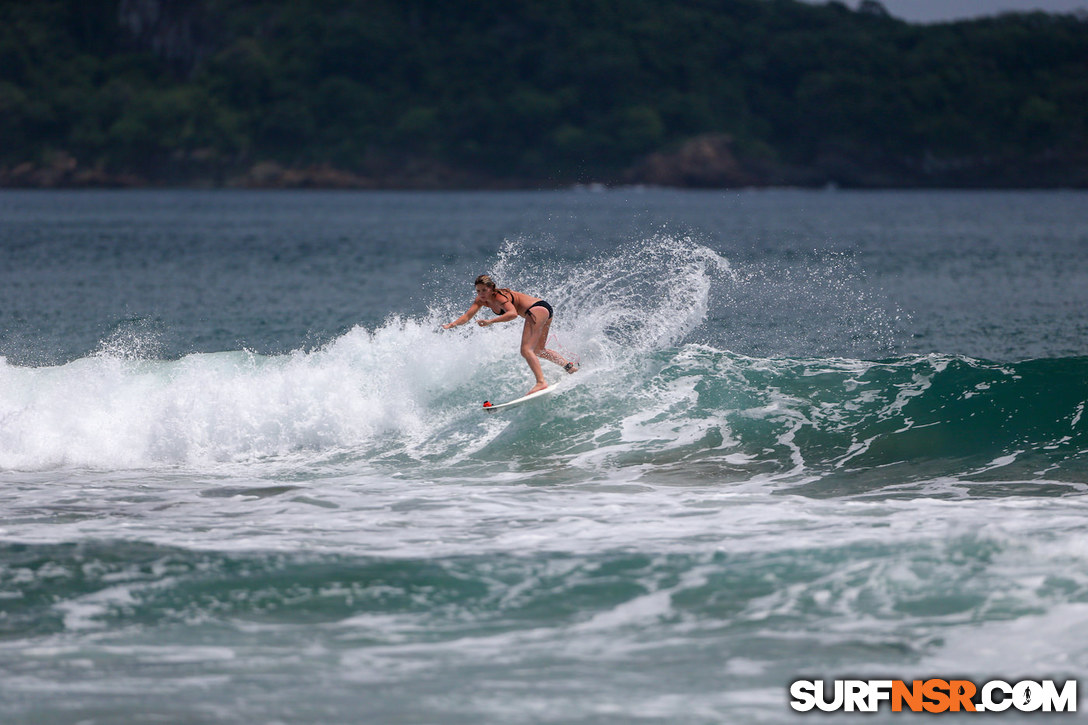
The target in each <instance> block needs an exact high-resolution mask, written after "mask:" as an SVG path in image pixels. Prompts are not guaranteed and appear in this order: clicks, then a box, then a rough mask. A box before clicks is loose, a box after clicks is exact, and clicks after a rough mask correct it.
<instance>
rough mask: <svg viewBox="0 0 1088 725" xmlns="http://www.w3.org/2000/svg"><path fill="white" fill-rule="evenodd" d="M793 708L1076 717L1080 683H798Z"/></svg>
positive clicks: (793, 692) (793, 690) (793, 691)
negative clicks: (885, 707)
mask: <svg viewBox="0 0 1088 725" xmlns="http://www.w3.org/2000/svg"><path fill="white" fill-rule="evenodd" d="M790 697H791V698H792V699H791V700H790V707H792V708H793V709H794V710H797V711H798V712H810V711H812V710H820V711H823V712H877V711H878V710H879V709H880V707H881V705H882V704H885V703H887V705H889V706H890V707H891V711H892V712H904V711H906V712H927V713H944V712H1004V711H1005V710H1009V709H1010V708H1012V709H1013V710H1019V711H1020V712H1076V711H1077V681H1076V680H1066V682H1065V683H1064V684H1062V685H1061V687H1059V686H1058V685H1057V683H1055V681H1054V680H1039V681H1035V680H1021V681H1020V682H1016V683H1012V684H1010V683H1008V682H1005V681H1003V680H990V681H989V682H986V683H984V684H983V685H981V686H978V685H976V684H975V683H973V682H971V681H970V680H941V679H928V680H913V681H912V682H910V683H909V684H908V683H907V682H904V681H903V680H835V681H834V683H833V684H832V685H831V686H830V687H828V686H827V683H825V682H824V681H823V680H797V681H796V682H794V683H793V684H791V685H790Z"/></svg>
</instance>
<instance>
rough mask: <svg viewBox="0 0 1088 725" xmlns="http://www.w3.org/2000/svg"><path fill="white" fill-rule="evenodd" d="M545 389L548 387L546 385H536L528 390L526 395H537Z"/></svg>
mask: <svg viewBox="0 0 1088 725" xmlns="http://www.w3.org/2000/svg"><path fill="white" fill-rule="evenodd" d="M547 387H548V384H547V383H537V384H536V385H534V386H533V389H532V390H530V391H529V392H528V393H526V395H532V394H533V393H539V392H540V391H541V390H544V389H545V388H547Z"/></svg>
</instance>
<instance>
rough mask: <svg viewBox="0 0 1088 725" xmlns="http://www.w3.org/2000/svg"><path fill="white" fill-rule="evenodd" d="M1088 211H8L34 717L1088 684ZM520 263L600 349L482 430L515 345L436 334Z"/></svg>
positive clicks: (576, 339)
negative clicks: (960, 682)
mask: <svg viewBox="0 0 1088 725" xmlns="http://www.w3.org/2000/svg"><path fill="white" fill-rule="evenodd" d="M1086 201H1088V197H1086V196H1085V194H1083V193H1075V192H1065V193H1062V192H1055V193H970V192H955V193H952V192H925V193H912V192H894V193H893V192H888V193H845V192H833V193H832V192H801V191H768V192H744V193H716V192H697V193H692V192H687V193H685V192H672V191H661V190H636V189H633V190H613V191H608V192H599V193H595V192H589V191H577V190H575V191H566V192H548V193H456V194H454V193H441V194H427V193H332V192H272V193H244V192H179V191H168V192H167V191H162V192H46V193H42V192H38V193H33V192H3V193H2V194H0V259H2V261H3V264H0V276H2V280H0V282H2V283H0V355H2V356H3V360H2V361H0V719H2V721H3V722H5V723H7V722H13V723H69V722H87V723H121V722H185V723H228V722H240V721H252V722H383V723H384V722H405V723H409V722H411V723H415V722H441V723H482V722H487V723H491V722H494V723H529V722H531V723H621V722H622V723H627V722H646V723H732V722H766V723H777V722H787V721H794V720H799V719H803V718H805V717H813V716H812V715H809V716H804V715H798V714H794V713H793V712H792V711H791V710H790V708H789V706H788V702H789V696H788V687H789V683H790V682H792V681H793V680H795V679H798V678H805V679H812V678H816V677H823V678H826V679H829V680H830V679H836V678H839V679H841V678H844V677H865V678H880V677H889V678H897V679H912V678H928V677H950V676H956V677H965V678H967V679H971V680H973V681H975V682H985V681H986V680H988V679H993V678H996V677H1000V678H1002V679H1006V680H1009V681H1016V680H1019V679H1039V678H1043V677H1052V678H1055V679H1059V680H1064V679H1071V678H1080V679H1082V680H1083V677H1084V675H1085V673H1088V640H1086V639H1085V638H1084V636H1083V631H1084V629H1085V626H1086V625H1088V518H1086V515H1088V498H1086V497H1085V492H1086V484H1088V420H1086V418H1085V411H1084V408H1085V404H1086V401H1088V223H1086V221H1088V219H1086V217H1085V215H1084V211H1083V210H1084V209H1085V208H1088V206H1086V204H1085V202H1086ZM481 272H489V273H491V274H493V275H494V276H495V277H496V278H497V279H498V280H499V281H500V283H501V284H503V285H505V286H511V287H513V288H515V289H521V290H524V291H526V292H529V293H532V294H535V295H537V296H541V297H544V298H546V299H548V300H549V301H550V302H551V303H552V304H553V305H554V306H555V309H556V318H555V322H554V324H553V328H552V332H553V333H554V336H555V337H554V339H553V340H552V344H553V345H554V346H557V347H559V348H560V349H561V350H563V351H566V352H568V353H570V354H571V355H574V356H576V357H577V358H578V359H580V361H581V363H582V366H583V369H582V371H581V372H579V373H578V374H577V375H575V376H573V377H571V378H569V379H568V380H566V381H565V384H564V389H562V390H560V391H558V392H557V393H556V394H555V395H553V396H550V397H549V398H547V399H545V400H544V401H542V402H541V403H538V404H534V405H528V406H524V407H521V408H518V409H516V410H513V411H510V412H509V413H503V414H495V415H483V414H481V411H480V410H479V406H480V403H481V402H482V401H483V400H485V399H491V400H503V399H506V398H509V397H515V396H516V395H518V394H521V393H523V392H524V391H525V389H527V388H528V386H529V385H531V382H532V381H531V377H530V375H529V373H528V369H527V368H526V366H525V365H524V363H523V362H522V360H521V359H520V357H519V356H518V353H517V346H518V341H519V339H520V327H519V324H518V323H516V324H508V325H499V326H495V327H492V328H488V329H481V328H477V327H475V326H465V327H462V328H458V329H457V330H453V331H443V330H441V329H440V325H441V323H443V322H448V321H449V320H452V319H453V318H454V317H456V316H457V315H458V314H460V313H461V312H463V311H464V309H465V308H466V307H467V306H468V304H469V303H470V302H471V300H472V294H473V291H472V280H473V279H474V277H475V276H476V275H477V274H479V273H481ZM545 364H546V363H545ZM548 372H549V374H551V375H553V376H558V375H561V374H562V373H561V372H560V371H559V370H558V368H555V367H551V369H550V370H549V371H548ZM1082 689H1083V688H1082ZM853 717H859V716H858V715H854V716H853ZM903 717H904V716H902V715H893V714H891V713H890V712H885V713H884V714H883V715H878V716H876V717H875V718H873V717H871V716H867V717H866V719H867V720H871V721H885V720H890V721H895V720H899V719H903ZM1017 717H1020V718H1021V719H1023V720H1031V721H1033V722H1034V721H1036V720H1039V719H1040V716H1039V715H1034V716H1026V715H1024V716H1017V715H1015V714H1012V713H1007V716H1006V717H1004V718H1003V720H1004V721H1007V722H1013V721H1017ZM1042 717H1043V718H1045V716H1042ZM1067 717H1068V716H1066V718H1067ZM907 719H908V720H910V719H911V718H910V717H907ZM953 719H955V718H953Z"/></svg>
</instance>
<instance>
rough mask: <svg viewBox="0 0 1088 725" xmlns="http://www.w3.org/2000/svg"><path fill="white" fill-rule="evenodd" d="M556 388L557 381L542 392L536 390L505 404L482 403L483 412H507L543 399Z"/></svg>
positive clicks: (549, 384) (557, 385)
mask: <svg viewBox="0 0 1088 725" xmlns="http://www.w3.org/2000/svg"><path fill="white" fill-rule="evenodd" d="M558 387H559V381H556V382H554V383H548V387H546V388H544V389H543V390H538V391H536V392H535V393H529V394H528V395H523V396H521V397H520V398H514V399H513V400H510V401H507V402H505V403H499V404H498V405H491V404H490V403H489V402H488V403H484V410H485V411H487V412H488V413H492V412H494V411H496V410H507V409H508V408H516V407H517V406H519V405H522V404H524V403H528V402H530V401H533V400H538V399H540V398H543V397H544V396H546V395H551V394H552V393H554V392H555V389H556V388H558Z"/></svg>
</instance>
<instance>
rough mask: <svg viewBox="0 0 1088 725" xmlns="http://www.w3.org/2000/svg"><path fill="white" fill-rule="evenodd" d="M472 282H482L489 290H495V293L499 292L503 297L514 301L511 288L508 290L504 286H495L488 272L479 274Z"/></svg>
mask: <svg viewBox="0 0 1088 725" xmlns="http://www.w3.org/2000/svg"><path fill="white" fill-rule="evenodd" d="M474 284H482V285H483V286H484V287H487V288H488V289H489V290H491V291H493V292H495V293H497V294H501V295H502V296H503V297H506V298H507V299H509V300H510V301H511V302H513V301H514V292H513V290H509V289H507V288H506V287H502V288H499V287H496V286H495V280H493V279H491V275H489V274H481V275H480V276H479V277H477V278H476V282H475V283H474Z"/></svg>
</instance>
